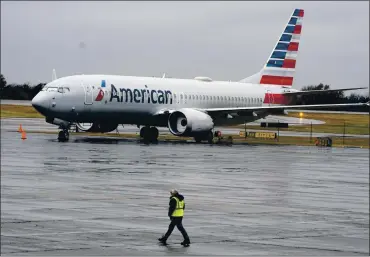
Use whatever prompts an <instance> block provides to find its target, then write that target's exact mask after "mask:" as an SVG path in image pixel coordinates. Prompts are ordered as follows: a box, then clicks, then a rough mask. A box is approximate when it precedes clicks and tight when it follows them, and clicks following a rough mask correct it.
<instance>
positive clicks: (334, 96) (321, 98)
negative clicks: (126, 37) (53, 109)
mask: <svg viewBox="0 0 370 257" xmlns="http://www.w3.org/2000/svg"><path fill="white" fill-rule="evenodd" d="M45 85H46V83H39V84H37V85H31V84H29V83H24V84H7V82H6V79H5V77H4V76H3V74H1V75H0V99H9V100H32V98H33V97H34V96H35V95H36V94H37V93H38V92H39V91H40V90H41V89H42V88H43V87H44V86H45ZM329 89H330V86H329V85H324V84H322V83H320V84H319V85H310V86H305V87H303V88H302V89H301V90H303V91H310V90H329ZM359 102H361V103H366V102H369V96H368V95H367V96H364V95H359V94H356V93H352V94H350V95H349V96H345V95H344V93H343V92H342V91H341V92H330V93H326V94H313V95H303V96H301V97H299V99H297V102H296V104H341V103H359ZM328 110H330V108H328ZM346 110H347V111H365V112H368V111H369V108H368V107H348V108H347V109H346Z"/></svg>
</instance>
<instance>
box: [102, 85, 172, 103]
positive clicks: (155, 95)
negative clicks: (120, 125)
mask: <svg viewBox="0 0 370 257" xmlns="http://www.w3.org/2000/svg"><path fill="white" fill-rule="evenodd" d="M103 94H104V93H103ZM98 97H99V95H98ZM98 97H97V98H98ZM113 99H115V101H117V102H118V103H132V102H135V103H153V104H168V103H169V104H172V92H171V91H170V90H154V89H148V86H147V85H145V89H130V88H118V90H117V89H116V87H115V86H114V85H113V84H111V94H110V100H109V101H110V102H112V101H113Z"/></svg>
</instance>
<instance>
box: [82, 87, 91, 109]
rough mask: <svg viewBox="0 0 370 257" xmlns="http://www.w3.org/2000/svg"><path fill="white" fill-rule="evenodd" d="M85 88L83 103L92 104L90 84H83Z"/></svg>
mask: <svg viewBox="0 0 370 257" xmlns="http://www.w3.org/2000/svg"><path fill="white" fill-rule="evenodd" d="M83 87H84V89H85V104H86V105H90V104H93V91H92V87H91V86H90V84H83Z"/></svg>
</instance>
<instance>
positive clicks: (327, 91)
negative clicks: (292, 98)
mask: <svg viewBox="0 0 370 257" xmlns="http://www.w3.org/2000/svg"><path fill="white" fill-rule="evenodd" d="M358 89H368V88H367V87H354V88H342V89H327V90H309V91H294V92H284V93H283V94H284V95H311V94H322V93H323V94H325V93H334V92H341V91H349V90H358Z"/></svg>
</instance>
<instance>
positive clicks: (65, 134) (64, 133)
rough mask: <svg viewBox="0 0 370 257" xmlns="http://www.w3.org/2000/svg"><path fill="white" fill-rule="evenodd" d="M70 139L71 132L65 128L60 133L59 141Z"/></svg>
mask: <svg viewBox="0 0 370 257" xmlns="http://www.w3.org/2000/svg"><path fill="white" fill-rule="evenodd" d="M68 140H69V132H68V130H67V129H63V130H61V131H59V133H58V141H59V142H66V141H68Z"/></svg>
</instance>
